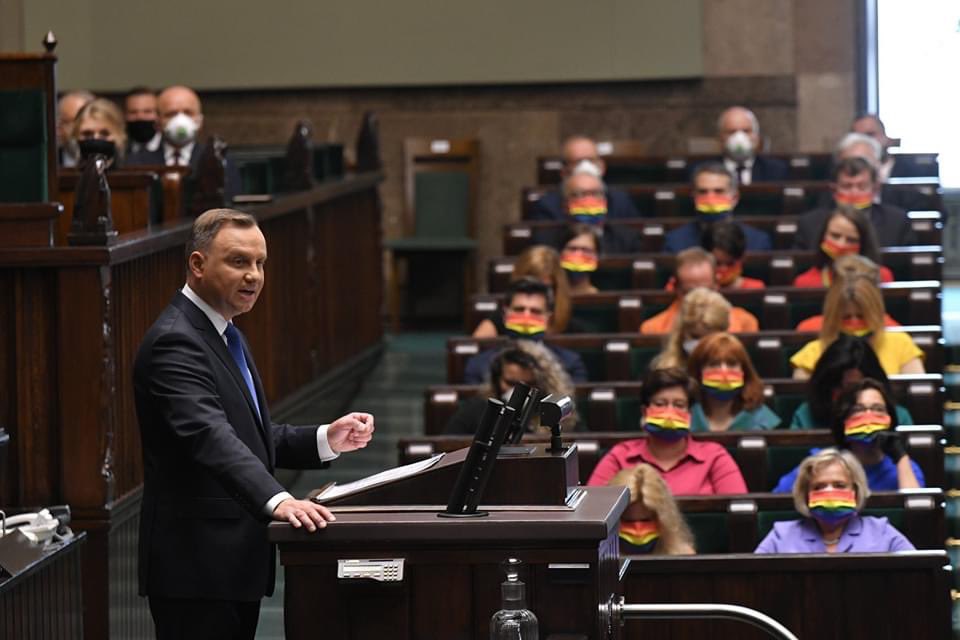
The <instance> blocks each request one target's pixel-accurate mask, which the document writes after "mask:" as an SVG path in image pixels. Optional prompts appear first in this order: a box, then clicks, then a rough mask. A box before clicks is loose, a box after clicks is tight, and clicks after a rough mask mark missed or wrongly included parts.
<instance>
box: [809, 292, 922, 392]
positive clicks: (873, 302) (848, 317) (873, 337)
mask: <svg viewBox="0 0 960 640" xmlns="http://www.w3.org/2000/svg"><path fill="white" fill-rule="evenodd" d="M885 325H886V310H885V309H884V305H883V295H882V294H881V292H880V289H879V288H878V287H877V285H876V284H875V283H874V282H873V280H872V279H871V278H869V277H867V276H863V275H856V276H851V277H848V278H846V279H845V280H844V281H843V282H842V283H838V285H837V286H832V287H830V289H829V290H827V296H826V298H825V300H824V302H823V326H822V327H821V329H820V336H819V337H818V338H817V339H816V340H811V341H810V342H808V343H807V344H805V345H804V346H803V348H801V349H800V350H799V351H798V352H797V353H795V354H794V355H793V357H792V358H790V364H792V365H793V366H794V370H793V377H794V378H797V379H800V380H806V379H807V378H809V377H810V375H811V373H812V372H813V369H814V367H816V365H817V361H818V360H819V359H820V355H821V354H822V353H823V352H824V351H825V350H826V349H827V347H829V346H830V345H831V344H833V341H834V340H836V339H837V336H838V335H840V334H841V333H846V334H848V335H852V336H854V337H858V338H861V339H863V340H866V341H867V342H868V343H869V344H870V346H871V347H873V350H874V352H875V353H876V354H877V358H878V359H879V360H880V365H881V366H882V367H883V370H884V372H885V373H886V374H887V375H892V374H895V373H924V367H923V351H921V350H920V348H919V347H917V345H916V344H914V342H913V338H911V337H910V334H907V333H901V332H892V331H886V330H885Z"/></svg>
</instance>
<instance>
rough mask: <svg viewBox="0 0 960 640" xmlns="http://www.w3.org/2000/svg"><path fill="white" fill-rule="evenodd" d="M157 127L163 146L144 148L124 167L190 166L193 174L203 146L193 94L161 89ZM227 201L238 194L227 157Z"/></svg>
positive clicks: (199, 109)
mask: <svg viewBox="0 0 960 640" xmlns="http://www.w3.org/2000/svg"><path fill="white" fill-rule="evenodd" d="M157 125H158V127H159V129H160V133H161V134H162V135H163V144H161V145H160V147H159V148H157V149H155V150H154V151H150V150H147V149H144V150H142V151H140V152H138V153H134V154H131V155H130V156H129V158H128V159H127V162H126V165H127V166H138V165H141V166H142V165H149V166H158V165H164V166H167V167H177V166H179V167H190V168H191V169H193V170H194V171H196V169H197V166H198V164H199V162H200V158H201V157H202V156H203V152H204V149H205V145H204V144H203V143H202V142H200V139H199V132H200V129H201V128H203V110H202V107H201V105H200V97H199V96H198V95H197V94H196V92H195V91H194V90H193V89H191V88H189V87H184V86H180V85H174V86H172V87H168V88H166V89H164V90H163V91H162V92H161V93H160V95H159V96H157ZM224 175H225V184H224V189H225V191H226V195H227V199H228V201H229V198H230V196H232V194H235V193H237V192H238V190H237V187H238V186H239V184H240V180H239V174H238V172H237V170H236V167H234V166H233V165H232V163H231V162H230V160H229V158H227V160H226V166H225V167H224Z"/></svg>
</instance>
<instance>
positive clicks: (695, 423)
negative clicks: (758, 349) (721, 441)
mask: <svg viewBox="0 0 960 640" xmlns="http://www.w3.org/2000/svg"><path fill="white" fill-rule="evenodd" d="M687 368H688V370H689V371H690V377H692V378H693V379H694V380H696V381H697V382H699V383H700V391H699V402H697V403H696V404H695V405H693V410H692V411H691V423H690V429H691V430H692V431H747V430H751V429H774V428H776V426H777V425H779V424H780V418H779V417H778V416H777V414H775V413H774V412H773V411H771V410H770V408H769V407H767V405H765V404H763V383H762V382H761V381H760V376H759V375H757V370H756V369H754V368H753V363H752V362H751V361H750V356H749V355H747V350H746V349H744V347H743V343H741V342H740V341H739V340H738V339H737V338H736V337H734V336H732V335H730V334H729V333H712V334H710V335H708V336H707V337H705V338H704V339H702V340H701V341H700V342H699V344H697V347H696V349H694V350H693V353H692V354H690V360H689V361H688V362H687Z"/></svg>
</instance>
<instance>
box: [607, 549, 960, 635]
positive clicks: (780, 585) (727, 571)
mask: <svg viewBox="0 0 960 640" xmlns="http://www.w3.org/2000/svg"><path fill="white" fill-rule="evenodd" d="M629 560H630V562H629V565H627V566H626V567H622V575H623V582H622V584H623V593H624V598H625V601H626V602H627V603H637V604H639V603H644V604H652V603H724V604H733V605H742V606H746V607H751V608H753V609H757V610H759V611H761V612H763V613H766V614H767V615H769V616H771V617H773V618H774V619H775V620H777V621H779V622H780V623H782V624H784V625H785V626H786V627H787V628H789V629H790V630H791V631H792V632H793V633H794V634H795V635H796V636H797V637H798V638H841V637H842V638H844V639H845V640H875V639H876V638H949V637H950V632H951V627H950V625H951V612H950V609H951V599H950V581H951V573H950V571H949V558H948V557H947V555H946V553H945V552H944V551H924V552H912V553H897V554H859V553H857V554H839V555H832V554H823V555H753V554H742V555H717V556H660V557H640V556H634V557H630V558H629ZM622 637H623V638H624V639H627V640H632V639H634V638H636V639H640V638H644V639H645V638H668V637H669V638H674V639H683V640H687V639H690V640H701V639H702V638H737V639H738V640H739V639H743V640H754V639H757V640H760V639H764V640H767V639H769V637H770V636H768V635H766V634H765V633H764V632H760V631H758V630H756V629H752V628H750V627H748V626H747V625H745V624H743V623H739V624H738V623H734V622H731V621H726V620H724V621H693V620H690V621H683V622H680V621H663V622H659V621H658V622H652V621H650V622H648V621H642V622H641V621H628V622H627V623H626V626H625V627H624V629H623V635H622Z"/></svg>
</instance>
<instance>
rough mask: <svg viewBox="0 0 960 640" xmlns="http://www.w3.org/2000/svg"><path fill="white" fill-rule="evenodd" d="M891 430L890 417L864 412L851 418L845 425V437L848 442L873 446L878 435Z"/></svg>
mask: <svg viewBox="0 0 960 640" xmlns="http://www.w3.org/2000/svg"><path fill="white" fill-rule="evenodd" d="M889 428H890V416H888V415H885V414H882V413H874V412H873V411H864V412H863V413H858V414H856V415H853V416H850V417H849V418H847V420H846V421H845V422H844V423H843V435H844V437H845V438H846V439H847V441H848V442H860V443H863V444H871V443H872V442H873V441H874V440H876V439H877V434H878V433H880V432H881V431H886V430H888V429H889Z"/></svg>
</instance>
